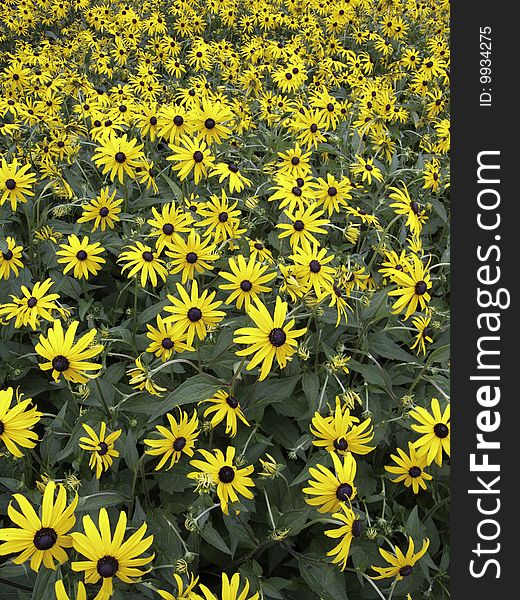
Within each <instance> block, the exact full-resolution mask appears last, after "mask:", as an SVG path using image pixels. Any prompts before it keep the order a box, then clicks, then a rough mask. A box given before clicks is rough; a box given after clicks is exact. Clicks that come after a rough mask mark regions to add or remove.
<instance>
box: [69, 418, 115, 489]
mask: <svg viewBox="0 0 520 600" xmlns="http://www.w3.org/2000/svg"><path fill="white" fill-rule="evenodd" d="M82 426H83V429H84V430H85V431H86V432H87V434H88V437H81V438H79V447H80V448H82V449H83V450H87V451H88V452H90V459H89V463H88V464H89V467H90V468H91V469H92V470H93V471H95V472H96V478H97V479H99V478H100V477H101V474H102V473H103V471H108V469H109V468H110V467H111V466H112V463H113V462H114V458H117V457H118V456H119V452H118V451H117V450H116V449H115V447H114V444H115V442H116V440H117V439H118V438H119V436H120V435H121V433H123V430H122V429H117V430H116V431H113V432H112V433H109V434H108V435H107V424H106V423H105V422H104V421H102V422H101V424H100V426H99V434H97V433H96V432H95V431H94V430H93V429H92V427H90V425H87V424H86V423H82Z"/></svg>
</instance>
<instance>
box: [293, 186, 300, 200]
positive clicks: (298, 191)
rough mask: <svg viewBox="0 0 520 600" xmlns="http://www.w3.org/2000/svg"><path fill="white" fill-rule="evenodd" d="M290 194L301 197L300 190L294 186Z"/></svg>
mask: <svg viewBox="0 0 520 600" xmlns="http://www.w3.org/2000/svg"><path fill="white" fill-rule="evenodd" d="M291 192H292V193H293V194H294V195H295V196H297V197H298V198H299V197H300V196H301V195H302V191H301V189H300V188H299V187H297V186H294V187H293V189H292V190H291Z"/></svg>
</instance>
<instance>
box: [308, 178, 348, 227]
mask: <svg viewBox="0 0 520 600" xmlns="http://www.w3.org/2000/svg"><path fill="white" fill-rule="evenodd" d="M316 187H317V190H316V200H317V202H318V203H319V204H322V205H323V208H324V209H325V210H326V211H327V213H328V215H329V217H330V216H331V215H332V214H333V213H335V212H336V213H339V212H341V209H342V208H343V207H346V206H348V202H347V200H351V199H352V195H351V194H350V190H352V183H351V181H350V179H349V178H348V177H343V178H342V179H336V177H334V175H332V173H327V178H326V179H322V178H321V177H319V178H318V180H317V182H316Z"/></svg>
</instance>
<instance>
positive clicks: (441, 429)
mask: <svg viewBox="0 0 520 600" xmlns="http://www.w3.org/2000/svg"><path fill="white" fill-rule="evenodd" d="M433 433H435V435H436V436H437V437H438V438H441V439H444V438H446V437H448V435H449V433H450V430H449V429H448V426H447V425H445V424H444V423H437V424H436V425H435V426H434V428H433Z"/></svg>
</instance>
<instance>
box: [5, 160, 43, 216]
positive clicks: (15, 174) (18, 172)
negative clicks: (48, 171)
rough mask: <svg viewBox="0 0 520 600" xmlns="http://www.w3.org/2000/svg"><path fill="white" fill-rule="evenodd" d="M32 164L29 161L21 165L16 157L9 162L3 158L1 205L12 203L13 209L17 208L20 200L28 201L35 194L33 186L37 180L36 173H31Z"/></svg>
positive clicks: (22, 201)
mask: <svg viewBox="0 0 520 600" xmlns="http://www.w3.org/2000/svg"><path fill="white" fill-rule="evenodd" d="M30 168H31V165H30V164H29V163H27V164H25V165H23V166H22V165H20V163H19V162H18V160H17V159H16V157H14V158H13V160H12V162H10V163H7V161H6V160H5V158H2V163H1V164H0V194H1V195H0V206H2V205H3V204H4V203H5V202H7V201H9V202H10V203H11V209H12V210H16V207H17V206H18V202H20V203H22V204H23V203H24V202H27V199H28V198H29V197H31V196H34V192H33V186H34V183H35V182H36V175H35V174H34V173H30V172H29V170H30Z"/></svg>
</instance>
